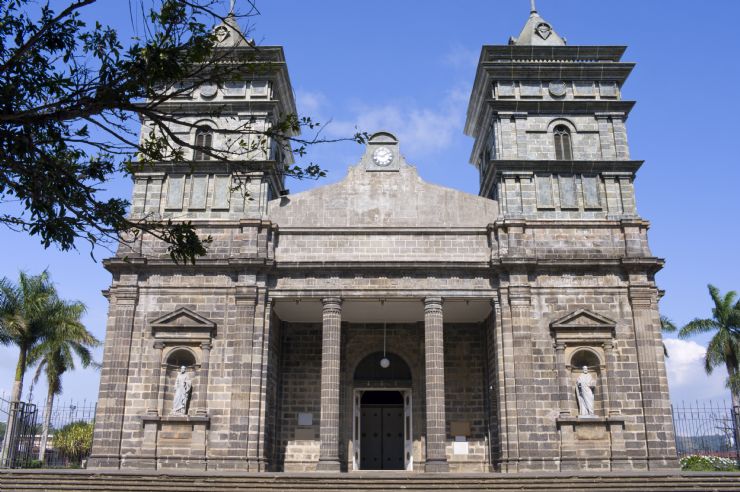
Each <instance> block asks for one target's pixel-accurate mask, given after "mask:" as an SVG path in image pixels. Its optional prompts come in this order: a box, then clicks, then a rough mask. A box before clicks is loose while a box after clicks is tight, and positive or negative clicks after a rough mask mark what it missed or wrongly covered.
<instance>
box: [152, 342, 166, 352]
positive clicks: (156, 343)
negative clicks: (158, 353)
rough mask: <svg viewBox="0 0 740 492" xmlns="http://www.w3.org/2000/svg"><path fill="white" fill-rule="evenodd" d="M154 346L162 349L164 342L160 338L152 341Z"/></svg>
mask: <svg viewBox="0 0 740 492" xmlns="http://www.w3.org/2000/svg"><path fill="white" fill-rule="evenodd" d="M154 348H155V349H157V350H162V349H164V342H162V341H160V340H157V341H155V342H154Z"/></svg>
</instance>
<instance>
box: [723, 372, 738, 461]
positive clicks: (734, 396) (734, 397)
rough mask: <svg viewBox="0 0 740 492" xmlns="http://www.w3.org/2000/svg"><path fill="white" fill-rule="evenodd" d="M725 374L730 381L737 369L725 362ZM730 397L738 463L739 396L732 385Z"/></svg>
mask: <svg viewBox="0 0 740 492" xmlns="http://www.w3.org/2000/svg"><path fill="white" fill-rule="evenodd" d="M725 365H726V366H727V374H729V376H730V381H732V378H733V376H735V374H736V373H737V367H735V366H734V365H733V364H731V363H730V362H726V363H725ZM730 395H731V396H732V412H731V415H732V434H733V436H732V437H733V438H734V439H735V452H736V453H738V454H737V460H738V463H740V395H738V394H737V392H736V391H735V388H734V387H733V385H732V384H731V385H730Z"/></svg>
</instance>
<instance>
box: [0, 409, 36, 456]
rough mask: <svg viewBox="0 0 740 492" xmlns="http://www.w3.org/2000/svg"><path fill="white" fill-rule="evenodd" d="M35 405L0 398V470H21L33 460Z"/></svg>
mask: <svg viewBox="0 0 740 492" xmlns="http://www.w3.org/2000/svg"><path fill="white" fill-rule="evenodd" d="M37 416H38V411H37V409H36V405H34V404H32V403H26V402H22V401H10V400H7V399H5V398H3V397H0V424H1V427H2V428H1V429H0V434H2V437H0V444H1V445H2V447H1V448H0V468H23V467H27V466H30V463H31V461H32V460H33V459H34V456H33V451H34V441H35V437H36V434H37V430H38V425H37V422H36V418H37Z"/></svg>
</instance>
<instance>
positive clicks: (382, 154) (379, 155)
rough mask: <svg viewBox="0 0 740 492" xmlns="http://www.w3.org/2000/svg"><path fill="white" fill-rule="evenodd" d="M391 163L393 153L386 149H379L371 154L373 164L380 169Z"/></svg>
mask: <svg viewBox="0 0 740 492" xmlns="http://www.w3.org/2000/svg"><path fill="white" fill-rule="evenodd" d="M392 161H393V152H392V151H391V150H390V149H389V148H387V147H381V148H379V149H377V150H376V151H375V152H373V162H375V164H376V165H378V166H380V167H386V166H387V165H388V164H390V163H391V162H392Z"/></svg>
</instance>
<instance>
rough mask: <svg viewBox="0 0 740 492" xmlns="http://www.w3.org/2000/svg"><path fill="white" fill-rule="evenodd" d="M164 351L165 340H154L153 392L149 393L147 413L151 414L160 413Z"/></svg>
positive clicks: (152, 362) (152, 363)
mask: <svg viewBox="0 0 740 492" xmlns="http://www.w3.org/2000/svg"><path fill="white" fill-rule="evenodd" d="M163 351H164V342H154V351H153V352H152V361H151V365H152V392H151V394H150V395H149V408H147V411H146V413H147V414H149V415H159V392H160V390H161V389H162V386H161V384H160V375H161V373H162V372H163V371H162V352H163Z"/></svg>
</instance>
